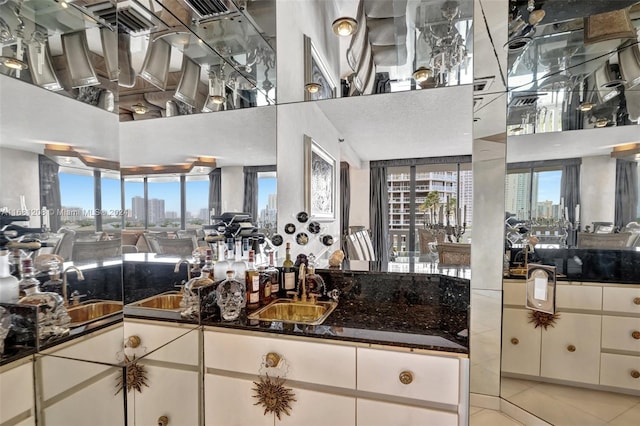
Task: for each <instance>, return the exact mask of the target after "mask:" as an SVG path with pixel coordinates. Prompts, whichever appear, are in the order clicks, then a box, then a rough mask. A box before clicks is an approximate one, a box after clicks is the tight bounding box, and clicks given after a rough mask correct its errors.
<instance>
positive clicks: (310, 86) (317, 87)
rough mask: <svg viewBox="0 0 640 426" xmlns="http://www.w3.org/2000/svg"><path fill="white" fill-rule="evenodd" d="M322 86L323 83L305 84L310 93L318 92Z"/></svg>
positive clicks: (305, 88)
mask: <svg viewBox="0 0 640 426" xmlns="http://www.w3.org/2000/svg"><path fill="white" fill-rule="evenodd" d="M320 88H322V85H321V84H320V83H307V84H305V85H304V90H306V91H307V92H309V93H318V92H319V91H320Z"/></svg>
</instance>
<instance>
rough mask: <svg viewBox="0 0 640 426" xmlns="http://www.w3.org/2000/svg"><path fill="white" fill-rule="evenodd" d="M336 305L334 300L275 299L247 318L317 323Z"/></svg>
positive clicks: (320, 322) (324, 318)
mask: <svg viewBox="0 0 640 426" xmlns="http://www.w3.org/2000/svg"><path fill="white" fill-rule="evenodd" d="M336 306H338V304H337V303H336V302H316V303H311V302H304V303H303V302H294V301H293V300H291V299H276V300H274V301H273V302H271V303H269V304H268V305H267V306H265V307H264V308H261V309H259V310H257V311H255V312H253V313H251V314H249V319H254V320H256V319H257V320H260V321H282V322H289V323H296V324H309V325H319V324H322V323H323V322H324V320H326V319H327V317H328V316H329V315H330V314H331V312H333V310H334V309H335V308H336Z"/></svg>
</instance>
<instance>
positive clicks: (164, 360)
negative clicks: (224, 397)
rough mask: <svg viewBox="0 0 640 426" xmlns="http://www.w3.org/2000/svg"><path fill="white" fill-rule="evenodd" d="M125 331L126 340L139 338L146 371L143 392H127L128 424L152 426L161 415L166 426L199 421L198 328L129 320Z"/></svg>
mask: <svg viewBox="0 0 640 426" xmlns="http://www.w3.org/2000/svg"><path fill="white" fill-rule="evenodd" d="M124 330H125V334H124V338H125V340H128V339H129V337H131V336H137V337H138V338H139V341H140V345H139V347H138V348H139V349H140V354H141V355H140V356H142V357H141V358H140V361H139V364H140V365H142V366H144V368H145V370H146V372H147V383H148V386H143V387H142V392H137V391H135V390H131V391H130V392H129V393H128V419H129V425H133V426H147V425H154V426H155V425H157V424H159V421H158V419H160V418H161V417H162V416H165V417H167V419H168V421H169V425H172V424H173V425H194V426H195V425H198V424H201V417H202V416H201V410H200V407H201V404H202V397H201V385H200V383H201V379H202V375H201V369H200V356H199V354H200V353H201V352H202V349H201V344H200V337H201V334H200V332H199V330H198V329H194V328H193V326H192V325H183V324H177V323H175V324H174V323H166V322H154V321H139V322H138V321H132V320H129V319H127V320H126V321H125V325H124ZM138 348H136V349H138ZM145 352H146V354H144V355H143V353H145ZM137 356H138V355H137Z"/></svg>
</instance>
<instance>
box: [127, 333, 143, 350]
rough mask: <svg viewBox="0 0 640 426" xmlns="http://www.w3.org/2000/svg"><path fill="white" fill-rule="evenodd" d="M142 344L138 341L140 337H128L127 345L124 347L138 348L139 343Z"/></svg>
mask: <svg viewBox="0 0 640 426" xmlns="http://www.w3.org/2000/svg"><path fill="white" fill-rule="evenodd" d="M141 342H142V340H140V337H138V336H129V338H128V339H127V343H126V345H125V346H127V347H129V348H134V349H135V348H137V347H138V346H140V343H141Z"/></svg>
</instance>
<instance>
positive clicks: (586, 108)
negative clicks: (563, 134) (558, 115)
mask: <svg viewBox="0 0 640 426" xmlns="http://www.w3.org/2000/svg"><path fill="white" fill-rule="evenodd" d="M594 106H595V104H593V103H591V102H582V103H581V104H580V105H578V110H579V111H582V112H587V111H591V110H592V109H593V107H594Z"/></svg>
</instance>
